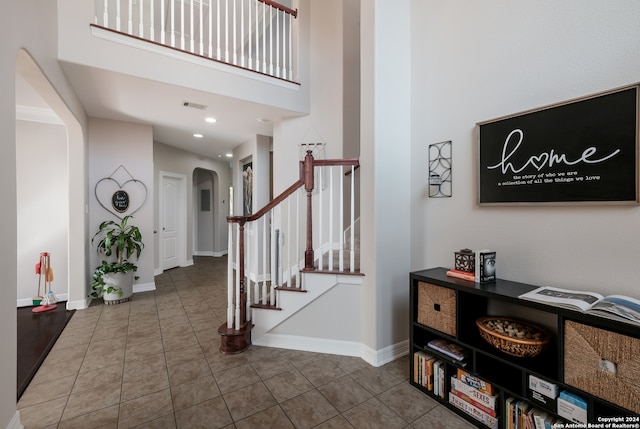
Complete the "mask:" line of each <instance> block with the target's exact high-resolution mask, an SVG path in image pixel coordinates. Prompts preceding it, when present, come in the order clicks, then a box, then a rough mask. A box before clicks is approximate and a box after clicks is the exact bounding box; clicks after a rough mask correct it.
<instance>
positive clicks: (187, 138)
mask: <svg viewBox="0 0 640 429" xmlns="http://www.w3.org/2000/svg"><path fill="white" fill-rule="evenodd" d="M64 70H65V73H66V75H67V77H68V79H69V81H70V83H71V85H72V86H73V88H74V90H75V91H76V93H77V95H78V97H79V98H80V101H81V102H82V104H83V105H84V108H85V110H86V112H87V114H88V115H89V116H90V117H95V118H103V119H113V120H120V121H129V122H136V123H142V124H149V125H151V126H152V127H153V138H154V140H155V141H158V142H161V143H165V144H168V145H171V146H175V147H178V148H182V149H184V150H188V151H190V152H193V153H197V154H199V155H202V156H206V157H209V158H214V159H219V158H222V159H225V155H226V154H227V153H231V152H233V148H235V147H236V146H238V145H239V144H241V143H243V142H245V141H247V140H248V139H250V138H251V137H252V136H255V135H258V134H260V135H266V136H272V135H273V122H274V121H277V120H279V119H281V118H283V117H290V116H295V115H297V114H296V113H295V112H290V111H286V110H283V109H277V108H273V107H270V106H265V105H260V104H256V103H250V102H245V101H242V100H238V99H233V98H230V97H225V96H220V95H216V94H210V93H204V92H200V91H195V90H193V89H189V88H184V87H179V86H174V85H167V84H164V83H160V82H154V81H150V80H146V79H141V78H137V77H132V76H127V75H123V74H119V73H114V72H109V71H105V70H99V69H94V68H89V67H85V66H79V65H70V64H65V65H64ZM185 101H187V102H191V103H196V104H200V105H204V106H207V107H206V109H205V110H200V109H195V108H191V107H184V106H183V104H184V102H185ZM16 104H17V105H18V106H23V107H36V108H46V107H47V105H46V104H45V103H44V101H43V100H42V99H41V98H40V97H39V96H38V95H37V93H35V91H33V89H31V87H30V86H29V84H28V83H26V82H25V81H24V80H23V79H21V78H16ZM206 117H213V118H215V119H216V121H217V122H215V123H213V124H210V123H207V122H206V121H205V118H206ZM194 133H200V134H202V135H203V136H204V137H203V138H200V139H198V138H195V137H193V134H194Z"/></svg>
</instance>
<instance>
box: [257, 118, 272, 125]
mask: <svg viewBox="0 0 640 429" xmlns="http://www.w3.org/2000/svg"><path fill="white" fill-rule="evenodd" d="M257 121H258V122H259V123H261V124H264V123H266V122H271V121H270V120H269V119H265V118H258V119H257Z"/></svg>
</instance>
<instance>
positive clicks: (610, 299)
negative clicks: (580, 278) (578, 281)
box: [520, 286, 640, 324]
mask: <svg viewBox="0 0 640 429" xmlns="http://www.w3.org/2000/svg"><path fill="white" fill-rule="evenodd" d="M520 298H521V299H526V300H529V301H537V302H543V303H547V304H551V305H556V306H559V307H565V308H570V309H572V310H576V311H583V312H585V313H590V314H595V315H599V316H602V317H609V318H612V319H616V320H621V321H625V322H630V323H637V324H640V300H637V299H633V298H630V297H628V296H623V295H609V296H602V295H600V294H599V293H595V292H586V291H578V290H571V289H560V288H555V287H549V286H543V287H539V288H537V289H534V290H532V291H531V292H527V293H525V294H522V295H520Z"/></svg>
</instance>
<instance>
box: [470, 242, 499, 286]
mask: <svg viewBox="0 0 640 429" xmlns="http://www.w3.org/2000/svg"><path fill="white" fill-rule="evenodd" d="M475 259H476V260H475V269H476V270H475V273H474V274H475V281H477V282H479V283H485V282H493V281H495V280H496V252H494V251H492V250H490V249H482V250H476V251H475Z"/></svg>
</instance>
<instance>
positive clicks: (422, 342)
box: [410, 268, 640, 428]
mask: <svg viewBox="0 0 640 429" xmlns="http://www.w3.org/2000/svg"><path fill="white" fill-rule="evenodd" d="M446 272H447V269H446V268H432V269H427V270H422V271H416V272H412V273H411V274H410V300H411V303H410V305H411V307H410V313H411V314H410V356H411V357H413V356H414V353H415V352H417V351H421V350H422V351H425V352H427V353H429V354H431V355H436V356H438V358H440V359H441V360H443V361H445V362H446V364H445V365H444V368H445V380H449V378H450V377H451V376H452V375H455V374H456V371H457V368H458V367H461V368H463V369H464V370H466V371H469V372H470V373H472V374H474V375H476V376H477V377H479V378H481V379H483V380H486V381H487V382H489V383H491V384H492V385H493V387H494V389H495V392H494V394H496V393H497V394H498V395H499V398H498V401H497V402H496V403H497V404H498V405H497V406H496V414H497V418H498V427H499V428H506V427H507V425H506V421H505V418H504V414H505V409H504V403H505V400H506V399H507V398H508V397H516V398H518V399H522V400H527V401H530V400H531V391H530V390H529V388H528V386H529V384H528V380H529V376H530V375H533V376H536V377H538V378H541V379H543V380H546V381H548V382H550V383H553V384H556V385H557V386H558V390H565V391H569V392H572V393H575V394H577V395H579V396H580V397H582V398H584V399H585V400H586V401H587V416H588V419H589V422H598V421H602V420H601V419H602V418H603V417H621V418H623V419H625V418H628V419H629V420H628V421H634V422H639V421H637V420H634V419H635V418H636V416H637V414H636V413H635V412H633V411H631V410H629V409H626V408H624V407H623V406H620V405H619V404H614V403H611V402H608V401H607V400H606V399H603V397H600V396H597V395H594V394H590V393H587V392H585V391H582V390H580V389H577V388H576V387H572V386H570V385H567V384H565V383H564V374H565V372H564V371H565V368H564V352H565V350H564V326H565V322H566V321H575V322H578V323H581V324H584V325H589V326H592V327H595V328H598V329H602V330H604V331H610V332H614V333H617V334H622V335H625V336H628V337H629V338H630V339H635V340H632V341H638V339H639V338H640V327H638V326H637V325H634V324H631V323H625V322H620V321H617V320H613V319H609V318H605V317H599V316H594V315H589V314H586V313H582V312H579V311H573V310H570V309H566V308H563V307H558V306H553V305H549V304H544V303H538V302H533V301H528V300H523V299H520V298H519V296H520V295H522V294H524V293H527V292H529V291H532V290H534V289H536V288H537V287H538V286H534V285H529V284H525V283H519V282H513V281H509V280H503V279H497V280H496V281H495V282H491V283H475V282H470V281H466V280H460V279H456V278H452V277H448V276H447V275H446ZM420 283H427V284H430V285H435V286H438V287H443V288H449V289H452V290H454V291H455V295H456V300H455V306H456V309H455V319H456V320H455V323H456V329H455V335H450V334H447V333H443V332H441V331H439V330H437V329H434V328H433V327H430V326H426V325H424V324H421V323H419V322H418V311H419V302H418V299H419V298H418V295H419V294H418V286H419V284H420ZM505 313H506V314H505ZM487 315H495V316H511V317H516V318H519V319H523V320H528V321H531V322H534V323H537V324H540V325H543V326H544V327H545V328H546V329H547V331H549V332H550V333H551V334H552V339H551V342H550V344H549V346H548V347H547V349H545V351H543V352H542V353H541V354H539V355H538V356H536V357H534V358H522V357H515V356H510V355H508V354H505V353H503V352H501V351H499V350H497V349H496V348H494V347H493V346H491V345H490V344H488V343H487V342H486V341H484V340H483V339H482V338H481V337H480V334H479V330H478V328H477V326H476V323H475V322H476V320H477V319H478V318H480V317H483V316H487ZM438 338H444V339H447V340H449V341H451V342H453V343H457V344H459V345H460V346H463V347H465V348H467V349H468V350H469V351H470V353H469V357H468V358H467V359H466V361H465V364H464V366H462V365H461V364H460V363H459V362H456V361H455V360H453V359H450V358H447V357H446V356H444V355H441V354H438V353H437V352H435V351H433V350H432V349H431V348H429V347H428V346H427V343H428V342H429V341H431V340H434V339H438ZM638 359H639V364H640V356H638ZM410 366H411V367H410V381H411V384H412V385H413V386H414V387H416V388H417V389H419V390H421V391H422V392H423V393H425V394H426V395H429V396H430V397H432V398H433V399H435V400H436V401H438V402H439V403H441V404H443V405H445V406H446V407H448V408H449V409H451V410H452V411H454V412H455V413H457V414H459V415H460V416H462V417H464V418H465V419H467V420H468V421H469V422H471V423H472V424H474V425H476V426H477V427H479V428H486V426H485V425H484V424H483V423H481V422H479V421H478V420H476V419H474V418H473V417H471V416H469V415H468V414H466V413H464V412H463V411H461V410H460V409H458V408H456V407H454V406H453V405H451V404H449V401H448V399H447V398H448V393H449V390H450V383H448V382H447V383H445V386H447V387H446V392H445V395H444V399H443V398H441V397H440V396H437V395H435V394H434V393H433V392H432V391H430V390H428V389H427V388H425V387H423V386H421V385H420V384H419V383H415V382H414V370H415V368H414V360H413V358H412V359H410ZM603 396H604V397H606V395H603ZM534 405H535V406H536V407H538V408H542V409H544V407H542V406H540V405H539V404H535V403H534ZM546 411H548V412H551V413H555V412H556V410H555V409H546Z"/></svg>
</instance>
